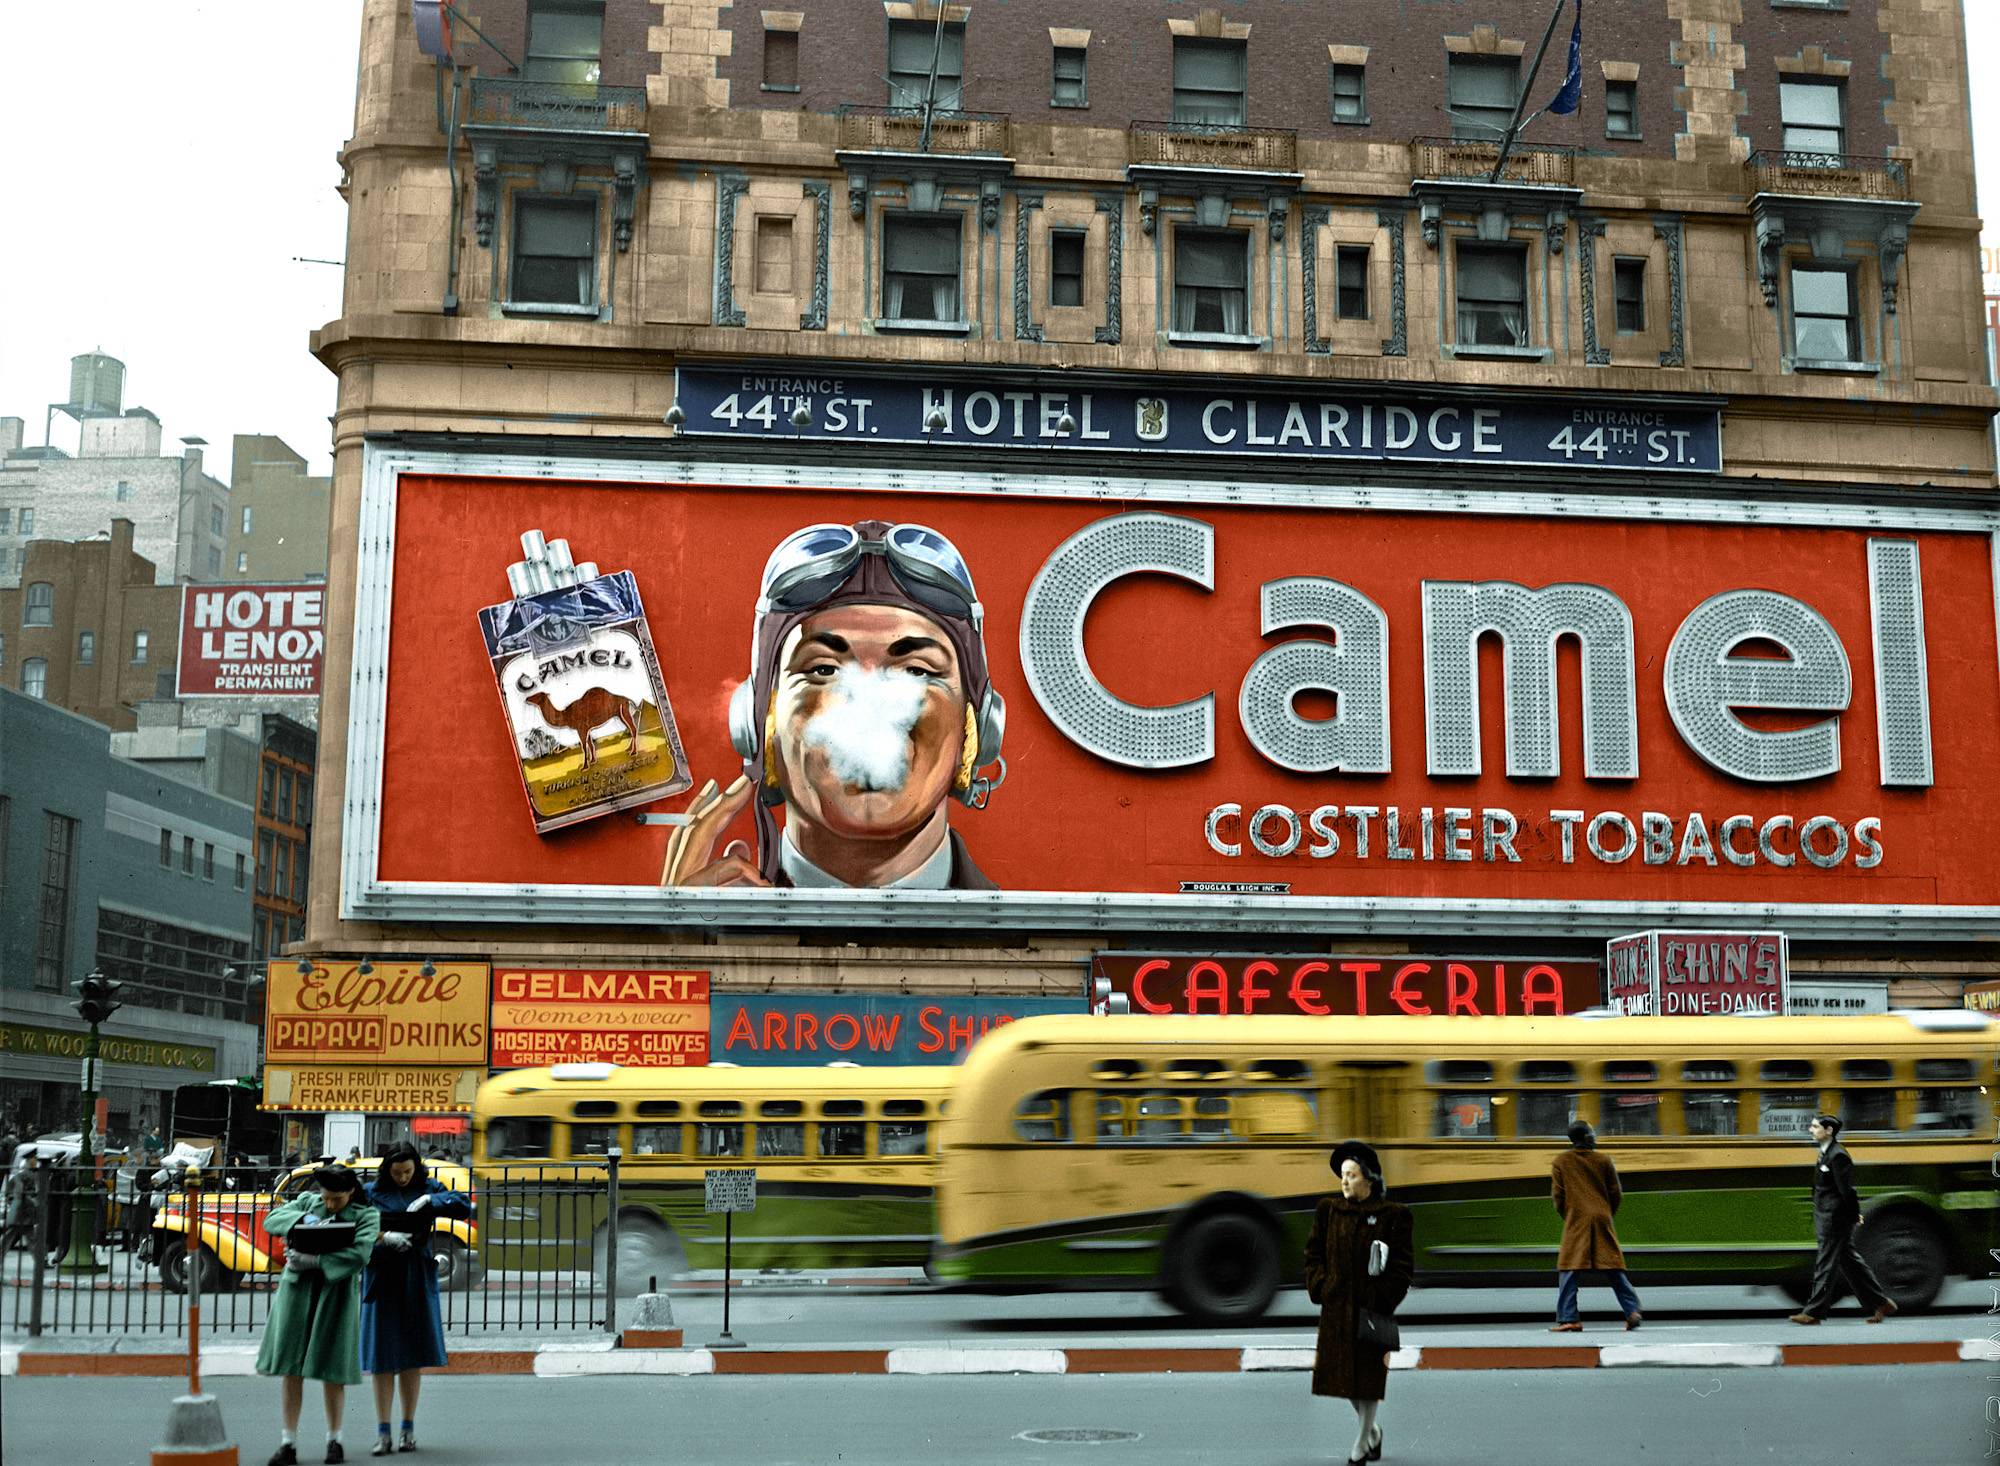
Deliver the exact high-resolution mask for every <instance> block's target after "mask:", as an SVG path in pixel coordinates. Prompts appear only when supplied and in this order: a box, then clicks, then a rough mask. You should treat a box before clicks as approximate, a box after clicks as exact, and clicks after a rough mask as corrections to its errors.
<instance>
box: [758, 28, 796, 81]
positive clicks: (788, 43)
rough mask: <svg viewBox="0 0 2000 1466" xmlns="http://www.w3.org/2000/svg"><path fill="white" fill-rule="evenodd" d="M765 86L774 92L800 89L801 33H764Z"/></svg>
mask: <svg viewBox="0 0 2000 1466" xmlns="http://www.w3.org/2000/svg"><path fill="white" fill-rule="evenodd" d="M764 85H765V86H767V87H769V88H771V90H773V91H781V92H795V91H797V90H798V89H799V33H798V32H797V31H765V32H764Z"/></svg>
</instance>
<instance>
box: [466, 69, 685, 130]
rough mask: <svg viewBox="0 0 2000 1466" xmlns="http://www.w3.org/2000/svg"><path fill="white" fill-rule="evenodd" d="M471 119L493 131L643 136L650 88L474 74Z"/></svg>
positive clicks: (470, 121)
mask: <svg viewBox="0 0 2000 1466" xmlns="http://www.w3.org/2000/svg"><path fill="white" fill-rule="evenodd" d="M466 121H467V122H469V123H474V124H481V125H486V126H493V127H534V128H550V127H553V128H566V129H572V130H582V131H588V132H644V131H645V130H646V89H645V88H644V87H607V86H600V85H599V84H598V83H596V82H563V81H522V80H521V79H520V78H518V77H511V76H475V77H474V78H473V79H472V107H471V115H470V116H469V117H467V118H466Z"/></svg>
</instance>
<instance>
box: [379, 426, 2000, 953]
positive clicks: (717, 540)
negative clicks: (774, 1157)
mask: <svg viewBox="0 0 2000 1466" xmlns="http://www.w3.org/2000/svg"><path fill="white" fill-rule="evenodd" d="M369 455H370V456H369V467H368V471H367V474H366V476H365V482H364V497H363V510H364V516H371V517H368V518H367V522H366V523H365V524H364V526H363V527H364V529H369V528H370V527H371V526H385V525H390V524H393V526H394V533H393V534H389V533H386V532H383V533H382V536H381V538H380V539H369V538H367V537H365V536H364V539H363V544H364V546H365V547H367V548H366V549H365V550H364V559H363V563H362V565H361V573H360V576H359V582H358V583H359V590H360V596H361V600H360V602H359V604H358V605H357V615H356V626H357V643H356V659H355V688H356V699H357V701H356V704H355V707H354V709H353V711H352V713H351V722H352V724H353V726H354V727H356V728H357V729H359V730H368V731H367V732H365V733H364V734H363V735H362V736H358V737H357V739H356V740H355V742H354V743H353V744H352V745H351V761H350V769H349V787H348V797H347V808H348V810H349V821H348V825H347V829H346V840H347V847H346V860H345V862H344V870H345V880H344V884H343V912H344V914H345V915H347V916H349V917H383V916H392V915H394V916H403V917H408V918H411V919H446V918H448V917H460V918H471V919H493V920H518V919H520V913H521V912H522V911H523V910H529V909H531V910H532V911H533V913H534V917H535V919H547V920H565V921H592V920H598V921H613V922H631V923H659V922H663V921H679V922H686V923H694V924H707V923H715V924H732V923H756V922H758V921H760V920H761V921H769V920H773V919H783V920H788V921H789V920H849V919H854V918H856V917H857V916H859V915H862V914H865V915H866V916H867V918H868V919H869V920H879V921H882V922H883V923H885V924H888V925H896V924H903V923H922V922H927V921H929V922H936V921H944V922H953V921H964V920H973V921H980V922H990V921H995V920H1000V921H1006V920H1017V919H1018V920H1025V921H1028V922H1032V923H1034V924H1036V925H1038V926H1043V927H1047V928H1051V929H1069V928H1077V929H1083V928H1093V929H1125V930H1147V929H1154V930H1162V929H1183V930H1202V931H1221V930H1240V931H1245V932H1249V931H1264V930H1297V931H1315V930H1326V929H1327V928H1328V927H1329V925H1331V926H1332V927H1333V928H1335V929H1338V930H1342V931H1353V932H1364V931H1377V932H1397V933H1425V932H1434V931H1436V930H1437V929H1438V927H1439V925H1440V923H1447V924H1449V926H1450V928H1451V929H1452V931H1453V932H1454V934H1455V935H1465V934H1473V933H1478V934H1498V933H1510V932H1511V933H1529V934H1536V933H1539V934H1543V935H1547V934H1553V933H1557V932H1571V933H1584V932H1588V933H1592V934H1596V935H1602V936H1610V935H1613V934H1616V933H1618V932H1629V931H1633V930H1639V929H1651V928H1667V927H1685V928H1695V929H1708V930H1714V929H1718V928H1721V929H1726V928H1730V927H1749V926H1756V927H1777V928H1779V929H1782V930H1785V931H1788V932H1790V933H1791V934H1793V935H1807V934H1811V935H1816V936H1822V937H1825V936H1850V935H1868V936H1878V937H1879V936H1880V935H1881V934H1882V933H1883V932H1885V931H1893V932H1897V933H1904V932H1907V933H1911V934H1914V933H1916V932H1917V931H1918V930H1919V929H1922V930H1923V931H1924V932H1925V933H1926V935H1929V936H1934V937H1947V936H1953V935H1966V934H1976V933H1977V932H1979V931H1981V930H1984V929H1987V928H1989V927H1990V925H1991V924H1992V923H1993V922H1994V921H1996V920H2000V905H1996V903H1995V902H1994V899H1993V892H1994V891H1995V890H2000V851H1996V849H1995V847H1994V846H1993V843H1992V842H1991V841H1990V840H1988V839H1986V838H1985V836H1984V835H1983V833H1982V831H1981V830H1980V828H1979V827H1978V826H1977V823H1976V822H1969V821H1967V820H1966V819H1965V818H1964V817H1963V810H1964V807H1965V801H1966V800H1967V799H1968V798H1971V797H1973V794H1972V791H1974V790H1975V789H1976V788H1977V787H1978V784H1979V781H1980V780H1982V779H1984V778H1985V777H1987V771H1988V770H1990V769H1991V768H1992V767H1994V766H2000V727H1997V726H1996V719H1995V718H1994V717H1993V715H1992V709H1993V707H1994V706H1995V704H1996V702H1997V701H2000V651H1996V627H1995V600H1994V589H1993V587H1994V539H1993V534H1994V527H1995V522H1996V521H1995V516H1993V515H1992V514H1990V513H1987V512H1984V511H1961V510H1948V509H1931V508H1924V507H1912V508H1909V509H1896V510H1891V509H1884V508H1879V507H1865V508H1862V507H1852V506H1847V505H1843V504H1838V503H1816V502H1815V503H1807V502H1798V501H1777V500H1767V501H1762V502H1759V503H1756V504H1749V503H1745V502H1739V501H1734V500H1728V499H1719V498H1718V499H1674V500H1664V499H1662V500H1652V499H1645V498H1637V497H1624V496H1620V497H1611V496H1589V495H1577V494H1562V495H1540V494H1535V495H1530V494H1526V493H1512V492H1508V491H1506V490H1504V489H1492V490H1482V491H1481V492H1479V493H1477V494H1474V493H1470V492H1466V493H1454V494H1449V495H1441V494H1440V493H1438V492H1436V491H1431V490H1420V489H1405V488H1398V487H1393V486H1391V487H1385V486H1369V487H1351V486H1345V485H1341V484H1338V483H1333V484H1329V483H1325V482H1315V483H1311V484H1305V483H1300V484H1282V483H1244V484H1235V483H1230V484H1221V483H1212V482H1207V481H1182V480H1175V479H1171V478H1133V479H1129V480H1128V479H1123V478H1119V479H1103V478H1094V477H1093V478H1081V477H1079V478H1076V479H1071V478H1066V477H1064V476H1062V475H1061V474H1060V473H1048V472H1039V473H1035V474H1020V475H1016V474H1012V473H1002V472H970V471H939V472H934V473H928V474H924V475H911V474H908V473H906V472H904V471H901V470H894V471H892V470H887V469H878V468H870V467H845V466H842V467H826V466H821V467H814V468H808V467H804V466H799V465H791V464H772V465H745V464H736V463H729V464H725V463H702V462H698V461H690V462H679V463H672V464H666V465H660V464H650V463H639V462H635V461H628V460H606V461H601V462H585V463H577V464H572V463H569V462H565V463H564V464H563V465H562V470H561V472H562V477H560V478H556V477H551V476H549V475H548V474H547V473H545V472H541V471H537V470H536V469H532V468H529V467H526V466H524V465H523V464H522V463H520V462H518V461H515V460H510V459H506V458H498V457H479V458H471V457H465V456H460V455H447V454H423V453H417V452H414V451H412V450H407V449H395V450H388V449H383V448H380V447H371V448H370V450H369ZM1056 464H1057V460H1054V459H1052V460H1050V466H1051V467H1055V466H1056ZM540 467H541V468H543V469H545V468H547V465H541V466H540ZM1107 500H1108V501H1110V502H1107ZM554 501H560V502H554ZM475 502H476V503H477V505H478V512H477V513H473V512H472V510H471V508H470V506H471V505H472V504H474V503H475ZM530 513H547V514H556V513H560V514H561V516H562V522H563V523H564V525H565V526H566V528H568V529H569V530H570V532H571V533H573V534H575V535H578V536H580V537H588V538H589V540H590V541H591V542H592V543H597V542H606V543H617V544H619V545H621V547H622V548H623V551H624V553H625V555H626V560H627V563H629V564H630V565H631V567H632V573H633V575H634V576H635V578H636V581H637V584H638V585H639V587H640V589H641V591H642V592H643V593H644V595H645V597H646V604H647V606H648V609H649V612H650V614H651V616H652V619H653V620H654V622H655V623H656V629H657V630H658V632H659V634H660V635H661V636H663V637H666V638H670V639H671V640H672V642H673V644H674V645H675V646H676V647H679V648H684V649H685V654H684V662H683V661H677V662H676V664H675V665H674V667H672V668H671V669H669V673H668V682H669V684H670V686H669V689H668V690H669V691H670V692H671V693H672V694H673V696H674V698H675V702H676V706H677V708H680V707H682V706H683V705H685V710H684V713H683V716H682V720H681V721H682V732H683V735H684V737H685V739H686V747H687V754H688V764H689V771H690V774H691V775H692V777H693V778H694V779H695V780H696V781H697V783H700V782H702V781H704V780H707V779H710V778H713V779H716V780H717V781H718V784H726V783H728V782H729V781H730V780H732V779H734V778H735V777H736V775H737V773H738V772H740V771H741V770H742V769H743V767H744V759H743V756H742V755H741V754H740V753H739V752H737V751H735V750H734V749H732V746H731V742H732V740H731V731H730V722H729V709H728V700H729V695H730V693H731V691H732V690H733V689H734V688H735V686H736V685H737V684H738V683H740V682H741V681H742V679H743V677H744V674H745V666H744V665H743V663H744V655H743V648H744V646H745V642H746V640H747V638H746V636H745V631H746V629H747V628H748V626H749V624H750V615H751V610H752V608H753V607H754V605H755V604H756V601H757V598H758V595H759V577H760V571H761V567H762V565H763V562H764V560H765V558H766V557H767V555H768V554H769V552H770V550H771V548H772V547H773V546H775V545H777V544H778V543H779V542H780V541H781V540H783V539H784V538H785V537H787V536H788V535H790V534H792V533H793V532H794V531H796V530H797V529H798V528H799V527H800V526H801V525H805V524H810V523H815V522H821V523H824V522H835V523H855V522H858V521H861V520H869V519H873V520H881V521H886V522H889V523H901V524H908V525H916V526H927V527H930V528H932V529H934V530H936V531H937V532H938V533H939V534H940V535H942V536H944V537H947V538H948V539H949V540H950V541H951V542H952V543H953V544H954V545H956V546H958V547H959V548H960V550H961V551H962V552H963V554H964V556H965V560H966V563H967V565H968V566H969V567H970V570H971V573H972V575H973V576H974V577H975V579H976V582H977V587H978V597H979V600H980V602H981V603H982V605H983V612H984V629H983V641H984V650H985V654H986V658H987V661H988V663H989V664H990V666H991V668H992V680H993V685H994V691H995V692H996V693H997V694H999V695H1001V696H1004V699H1005V702H1006V705H1007V706H1006V727H1005V738H1006V745H1005V755H1004V756H1005V758H1006V760H1007V764H1008V773H1007V778H1006V781H1005V783H1004V784H1003V785H1001V786H1000V788H999V790H998V792H997V793H996V794H995V795H994V796H993V797H992V798H991V799H990V800H989V801H987V802H985V803H983V804H980V805H976V806H972V807H969V808H954V809H951V810H950V811H949V820H950V827H951V829H952V830H953V832H954V833H955V835H956V836H957V837H958V838H959V839H960V840H961V841H962V843H963V846H964V851H965V854H966V855H967V856H968V857H969V860H970V862H971V863H975V864H976V866H977V868H978V870H979V871H980V872H983V873H984V875H985V876H986V877H987V878H988V879H989V880H990V883H991V886H993V887H997V889H975V888H970V887H966V888H960V889H949V890H939V891H915V890H893V891H890V890H866V889H832V890H825V889H780V890H768V889H760V888H757V887H755V886H749V885H738V886H733V887H729V886H725V887H722V888H697V886H695V885H690V884H686V883H677V884H676V885H674V886H670V887H666V888H664V889H663V888H662V887H661V886H660V885H659V884H658V880H659V872H660V870H661V868H662V863H663V862H662V852H663V850H664V848H665V841H666V839H667V830H668V827H660V826H646V825H640V824H638V823H636V822H626V821H599V822H597V824H596V825H594V826H592V827H590V828H589V829H588V830H579V831H572V832H567V833H566V834H565V836H564V838H563V840H561V841H559V842H554V843H548V844H537V843H535V842H533V841H523V840H520V839H517V838H515V835H514V832H511V831H507V830H496V829H493V828H492V827H491V823H490V821H487V820H486V819H485V818H484V815H483V814H482V811H483V810H485V809H487V808H489V807H490V801H491V799H493V798H498V797H499V788H503V787H505V781H504V780H502V779H501V775H502V774H505V775H506V776H507V777H509V778H514V777H517V775H516V774H515V772H514V770H513V769H512V768H511V767H509V766H507V765H506V764H505V762H504V758H503V757H502V756H503V755H506V754H507V753H508V750H507V748H506V747H505V745H504V742H502V743H501V744H500V745H499V747H498V748H497V750H495V749H488V748H487V747H486V746H485V744H484V743H480V744H476V745H472V744H469V745H467V746H466V747H465V748H463V749H461V750H460V751H459V759H460V761H459V763H458V765H457V766H456V767H457V769H458V771H459V773H460V774H461V775H463V779H462V781H459V782H454V783H453V784H452V786H451V787H449V788H447V789H443V790H440V789H439V788H438V785H437V781H436V780H435V778H434V776H433V771H432V770H431V769H430V768H429V767H428V766H427V765H426V763H425V762H424V761H423V760H422V759H420V758H418V757H416V756H415V751H416V750H417V749H418V748H420V747H422V746H424V743H423V734H422V730H423V729H424V728H425V727H426V724H425V721H424V719H425V714H424V709H425V707H427V706H433V705H435V703H436V702H437V700H438V699H440V698H447V697H456V696H457V695H458V694H459V693H460V692H464V693H465V695H466V696H467V697H468V699H469V698H471V696H472V694H473V691H474V689H478V690H480V691H483V687H482V685H481V684H480V682H479V681H478V680H477V674H484V673H485V671H486V669H485V666H484V662H483V660H482V656H481V653H480V649H479V648H478V647H477V646H476V645H472V646H462V645H460V643H461V642H464V641H465V640H466V638H465V637H464V636H463V635H462V633H461V632H459V631H458V629H457V628H456V626H455V624H454V623H452V622H451V621H449V620H448V619H447V618H448V615H449V614H451V613H452V610H453V608H454V607H457V606H459V605H461V604H463V603H471V602H472V600H473V598H476V596H477V595H478V594H479V592H478V591H477V590H476V589H474V588H473V587H472V585H471V580H470V575H469V572H468V573H467V575H466V576H465V577H463V578H464V579H465V581H466V584H464V585H460V584H459V580H460V579H461V577H460V576H459V575H458V572H457V570H456V569H455V567H456V566H457V565H459V564H469V563H472V562H471V560H470V559H468V557H469V556H471V555H472V554H473V553H474V552H475V551H477V552H478V553H480V554H484V553H486V552H487V547H486V546H484V545H483V544H481V545H476V546H475V545H470V544H465V545H458V541H455V540H453V539H452V538H451V537H452V536H454V535H460V536H462V535H463V534H465V533H472V534H473V535H474V537H475V538H479V537H480V536H486V537H488V538H492V539H493V540H494V544H493V546H492V547H491V548H492V550H493V551H494V552H495V553H501V552H504V551H505V550H506V549H508V548H511V537H505V536H503V534H502V531H501V530H500V529H499V528H494V529H493V530H491V532H490V534H489V532H488V530H487V528H486V525H487V524H488V522H489V521H490V522H491V523H492V524H494V525H496V526H497V525H499V524H500V523H501V522H502V519H503V517H504V516H505V515H509V514H516V515H518V514H530ZM468 526H470V529H468ZM503 539H504V540H505V543H503ZM446 544H454V545H458V549H457V550H455V551H454V554H453V555H452V556H448V557H443V558H442V559H441V558H439V557H436V556H430V555H429V553H428V552H429V551H430V550H432V549H434V548H437V549H441V548H442V547H443V546H445V545H446ZM419 566H421V567H422V568H421V569H419V568H418V567H419ZM392 584H393V586H394V595H393V597H391V596H390V594H389V590H390V587H391V585H392ZM468 659H469V663H470V667H471V670H467V664H468ZM1946 668H1949V669H1950V675H1949V676H1946V675H1945V669H1946ZM1934 673H1935V675H1933V674H1934ZM413 692H415V693H417V694H418V695H416V696H412V695H411V694H412V693H413ZM489 765H490V767H489ZM760 772H768V771H766V770H760ZM496 781H498V786H497V787H489V786H493V785H495V783H496ZM420 794H421V796H422V797H419V795H420ZM682 803H683V802H682V801H679V800H673V801H667V802H665V803H663V805H662V806H661V808H662V810H663V811H666V812H675V811H679V810H680V809H681V807H682ZM779 813H780V814H781V815H784V816H786V817H789V813H790V811H789V810H781V811H779ZM755 835H756V832H753V831H752V830H751V829H750V821H749V818H748V815H747V813H746V814H745V815H744V816H743V818H742V819H741V820H740V821H739V822H738V823H737V824H735V825H733V826H732V827H731V828H729V829H728V830H727V831H726V835H725V838H728V839H738V838H742V839H749V838H752V837H753V836H755ZM780 911H782V912H783V913H784V915H783V917H782V918H779V916H778V913H779V912H780Z"/></svg>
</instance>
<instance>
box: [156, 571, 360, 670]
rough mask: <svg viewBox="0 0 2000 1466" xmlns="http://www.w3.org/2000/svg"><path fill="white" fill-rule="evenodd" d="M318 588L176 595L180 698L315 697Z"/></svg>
mask: <svg viewBox="0 0 2000 1466" xmlns="http://www.w3.org/2000/svg"><path fill="white" fill-rule="evenodd" d="M325 618H326V586H325V585H323V584H318V585H230V586H199V585H189V586H183V587H182V588H181V644H180V660H179V662H178V663H177V665H176V667H175V672H174V676H175V684H176V695H177V696H180V697H256V696H282V697H318V696H319V690H320V666H321V663H322V662H323V661H324V660H325V656H326V630H325V624H326V619H325Z"/></svg>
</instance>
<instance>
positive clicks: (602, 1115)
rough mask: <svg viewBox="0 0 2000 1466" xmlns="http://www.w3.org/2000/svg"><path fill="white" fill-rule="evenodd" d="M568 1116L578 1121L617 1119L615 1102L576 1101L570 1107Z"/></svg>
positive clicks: (616, 1103) (616, 1102)
mask: <svg viewBox="0 0 2000 1466" xmlns="http://www.w3.org/2000/svg"><path fill="white" fill-rule="evenodd" d="M570 1114H572V1115H574V1116H575V1117H576V1118H577V1119H579V1120H614V1119H616V1118H617V1117H618V1101H616V1100H578V1101H577V1102H576V1103H575V1104H574V1105H572V1106H571V1107H570Z"/></svg>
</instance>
